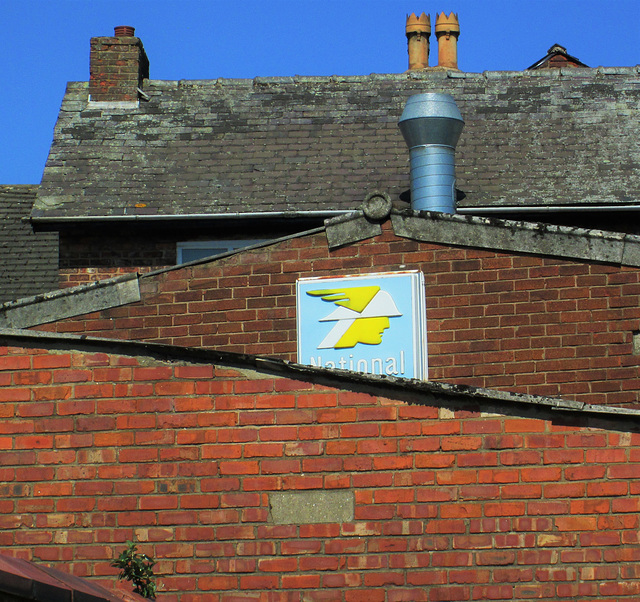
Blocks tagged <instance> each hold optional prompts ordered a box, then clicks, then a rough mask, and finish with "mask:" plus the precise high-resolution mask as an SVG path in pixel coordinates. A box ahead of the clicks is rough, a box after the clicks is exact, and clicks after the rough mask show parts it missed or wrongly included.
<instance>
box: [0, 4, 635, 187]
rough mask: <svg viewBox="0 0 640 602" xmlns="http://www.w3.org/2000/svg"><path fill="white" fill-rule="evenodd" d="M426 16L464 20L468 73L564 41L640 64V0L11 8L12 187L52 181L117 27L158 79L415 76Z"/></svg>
mask: <svg viewBox="0 0 640 602" xmlns="http://www.w3.org/2000/svg"><path fill="white" fill-rule="evenodd" d="M422 11H424V12H430V13H431V14H432V21H433V20H434V19H435V16H434V15H435V13H436V11H437V12H442V11H444V12H447V13H449V12H451V11H453V12H456V13H458V16H459V19H460V27H461V35H460V40H459V43H458V59H459V60H458V63H459V67H460V69H461V70H463V71H470V72H482V71H494V70H498V71H502V70H521V69H524V68H526V67H528V66H529V65H531V64H532V63H533V62H535V61H536V60H538V59H539V58H541V57H543V56H544V55H545V54H546V52H547V50H548V49H549V48H550V47H551V46H552V45H553V44H554V43H559V44H562V45H563V46H565V47H566V48H567V51H568V52H569V53H570V54H572V55H574V56H576V57H578V58H579V59H580V60H581V61H582V62H584V63H586V64H587V65H589V66H591V67H596V66H600V65H603V66H632V65H637V64H638V63H640V1H639V0H610V1H608V2H602V1H596V0H563V1H562V2H558V0H509V1H507V0H442V1H441V0H436V1H435V2H434V1H433V0H429V1H426V0H366V1H364V0H296V1H294V0H262V1H246V0H242V1H240V0H235V1H230V0H0V22H2V23H3V32H2V52H1V54H0V74H1V76H2V81H3V83H4V90H3V94H2V95H1V96H0V119H1V120H2V123H1V129H0V131H1V132H2V140H3V144H2V145H0V184H38V183H39V182H40V178H41V176H42V170H43V168H44V163H45V161H46V157H47V153H48V149H49V145H50V144H51V138H52V135H53V127H54V125H55V121H56V118H57V114H58V110H59V108H60V103H61V100H62V96H63V94H64V90H65V85H66V82H67V81H86V80H88V78H89V39H90V38H91V37H93V36H105V35H113V28H114V26H116V25H132V26H133V27H135V28H136V35H137V36H139V37H140V38H141V39H142V41H143V44H144V46H145V49H146V52H147V55H148V57H149V62H150V75H151V78H152V79H167V80H174V79H215V78H218V77H227V78H252V77H256V76H261V77H265V76H283V75H296V74H298V75H333V74H337V75H363V74H369V73H400V72H403V71H405V70H406V68H407V50H406V38H405V35H404V24H405V16H406V14H407V13H411V12H416V13H419V12H422ZM432 40H433V38H432ZM433 57H434V53H433V52H432V60H431V62H432V64H433V63H435V62H437V61H435V60H433Z"/></svg>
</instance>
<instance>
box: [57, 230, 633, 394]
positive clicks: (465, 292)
mask: <svg viewBox="0 0 640 602" xmlns="http://www.w3.org/2000/svg"><path fill="white" fill-rule="evenodd" d="M405 269H406V270H411V269H418V270H421V271H422V272H423V273H424V275H425V281H426V298H427V328H428V349H429V378H430V379H432V380H437V381H440V380H441V381H445V382H450V383H459V384H467V385H473V386H480V387H487V388H493V389H502V390H509V391H517V392H525V393H532V394H538V395H551V396H562V397H566V398H569V399H577V400H580V401H584V402H588V403H599V404H616V405H633V404H636V405H637V404H638V390H639V389H640V374H639V359H640V355H635V354H634V347H633V333H634V332H636V331H638V330H639V329H640V271H638V270H637V269H635V268H626V267H619V266H612V265H605V264H599V263H588V262H580V261H565V260H559V259H553V258H541V257H534V256H526V255H524V254H512V253H506V252H494V251H485V250H477V249H473V248H452V247H446V246H440V245H435V244H425V243H418V242H414V241H411V240H407V239H401V238H397V237H396V236H394V235H393V233H392V232H391V231H390V230H389V229H387V225H386V224H385V230H384V231H383V234H382V235H381V236H378V237H376V238H373V239H369V240H366V241H364V242H361V243H357V244H354V245H350V246H348V247H344V248H341V249H338V250H333V251H329V250H328V249H327V243H326V237H325V235H324V233H319V234H315V235H309V236H303V237H300V238H292V239H290V240H287V241H284V242H280V243H278V244H274V245H271V246H267V247H264V248H260V249H256V250H252V251H248V252H245V253H242V254H238V255H235V256H231V257H227V258H224V259H220V260H217V261H212V262H210V263H204V264H200V265H197V266H189V267H182V268H179V269H175V270H171V271H166V272H159V273H157V274H150V275H146V276H144V277H143V278H141V280H140V286H141V291H142V297H143V298H142V301H141V302H140V303H139V304H135V305H130V306H127V307H120V308H115V309H112V310H109V311H105V312H101V313H100V314H92V315H90V316H84V317H82V318H80V319H71V320H67V321H65V322H60V323H57V324H55V325H47V326H45V327H44V328H45V329H47V330H56V331H57V332H72V333H73V332H78V333H86V334H94V335H99V336H107V337H114V338H127V339H133V340H149V341H157V342H165V343H172V344H176V345H183V346H195V347H200V346H201V347H206V348H215V349H220V350H228V351H236V352H243V353H251V354H265V355H272V356H276V357H281V358H283V359H290V360H295V359H296V323H295V282H296V279H297V278H300V277H306V276H323V275H336V274H338V273H339V274H344V275H348V274H361V273H367V272H377V271H393V270H405ZM106 274H109V275H111V274H112V272H109V271H107V272H106Z"/></svg>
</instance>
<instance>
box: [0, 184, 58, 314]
mask: <svg viewBox="0 0 640 602" xmlns="http://www.w3.org/2000/svg"><path fill="white" fill-rule="evenodd" d="M36 190H37V186H0V266H2V269H0V303H4V302H5V301H13V300H14V299H19V298H21V297H29V296H32V295H36V294H38V293H43V292H45V291H50V290H52V289H55V288H58V235H57V234H56V233H51V232H38V233H34V232H33V229H32V227H31V224H29V222H28V221H24V220H25V219H27V218H28V217H29V212H30V211H31V206H32V205H33V201H34V199H35V197H36Z"/></svg>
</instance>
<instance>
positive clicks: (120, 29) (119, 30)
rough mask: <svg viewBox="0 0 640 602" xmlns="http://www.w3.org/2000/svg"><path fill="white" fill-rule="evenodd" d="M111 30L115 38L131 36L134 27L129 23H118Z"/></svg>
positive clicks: (133, 33)
mask: <svg viewBox="0 0 640 602" xmlns="http://www.w3.org/2000/svg"><path fill="white" fill-rule="evenodd" d="M113 31H114V34H115V37H116V38H132V37H133V36H134V35H135V34H136V28H135V27H131V25H118V26H117V27H114V28H113Z"/></svg>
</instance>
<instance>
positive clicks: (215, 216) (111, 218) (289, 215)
mask: <svg viewBox="0 0 640 602" xmlns="http://www.w3.org/2000/svg"><path fill="white" fill-rule="evenodd" d="M353 211H355V209H344V210H343V209H341V210H331V211H257V212H252V213H249V212H243V213H240V212H237V211H236V212H232V213H180V214H174V215H80V216H68V215H62V216H57V217H48V216H42V217H38V216H31V217H28V218H25V221H29V222H32V223H33V222H36V223H57V222H80V223H85V222H125V221H127V222H128V221H131V222H154V221H182V220H223V219H251V218H281V219H295V218H301V217H315V218H319V219H326V218H330V217H335V216H337V215H344V214H346V213H351V212H353Z"/></svg>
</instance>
